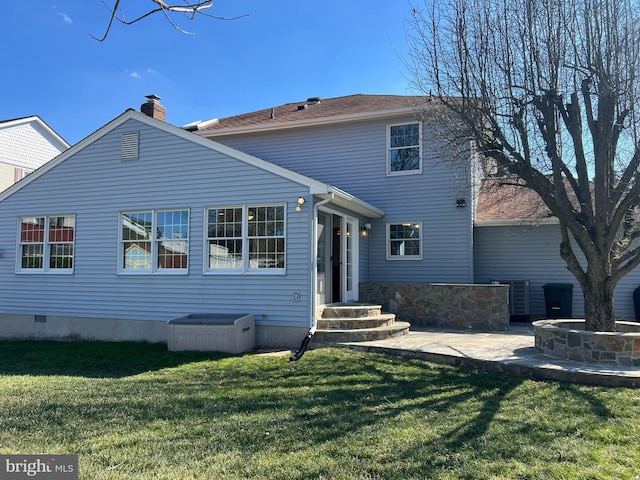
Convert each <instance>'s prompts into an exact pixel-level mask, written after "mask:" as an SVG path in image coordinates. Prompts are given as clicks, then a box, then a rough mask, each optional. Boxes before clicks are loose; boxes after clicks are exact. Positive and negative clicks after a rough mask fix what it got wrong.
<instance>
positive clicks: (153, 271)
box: [118, 208, 191, 275]
mask: <svg viewBox="0 0 640 480" xmlns="http://www.w3.org/2000/svg"><path fill="white" fill-rule="evenodd" d="M179 211H186V212H187V216H188V220H187V222H188V223H187V232H188V237H187V239H186V240H187V268H158V239H157V238H156V236H155V235H154V234H153V232H155V231H156V226H157V222H158V213H161V212H179ZM147 212H151V222H152V227H151V232H152V236H151V239H150V241H151V268H147V269H144V268H140V269H135V268H134V269H126V268H124V240H123V238H122V218H123V215H124V214H125V213H147ZM190 252H191V209H189V208H159V209H140V210H123V211H121V212H119V213H118V275H187V274H188V273H189V261H190V260H191V254H190Z"/></svg>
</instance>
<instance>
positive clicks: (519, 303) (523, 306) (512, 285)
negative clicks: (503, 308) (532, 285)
mask: <svg viewBox="0 0 640 480" xmlns="http://www.w3.org/2000/svg"><path fill="white" fill-rule="evenodd" d="M494 282H497V283H499V284H501V285H509V315H510V316H511V317H519V318H520V319H523V320H529V319H530V317H531V305H530V300H529V280H495V281H494Z"/></svg>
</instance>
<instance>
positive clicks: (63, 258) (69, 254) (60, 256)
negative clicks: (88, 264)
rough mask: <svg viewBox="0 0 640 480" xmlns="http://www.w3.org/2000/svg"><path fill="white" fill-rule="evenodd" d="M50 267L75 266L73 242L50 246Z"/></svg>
mask: <svg viewBox="0 0 640 480" xmlns="http://www.w3.org/2000/svg"><path fill="white" fill-rule="evenodd" d="M49 268H73V244H72V243H63V244H53V245H51V246H50V247H49Z"/></svg>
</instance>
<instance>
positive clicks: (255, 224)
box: [248, 205, 285, 269]
mask: <svg viewBox="0 0 640 480" xmlns="http://www.w3.org/2000/svg"><path fill="white" fill-rule="evenodd" d="M248 226H249V231H248V236H249V238H250V240H249V268H258V269H262V268H284V259H285V239H284V206H282V205H274V206H250V207H249V217H248Z"/></svg>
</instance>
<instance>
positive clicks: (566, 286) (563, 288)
mask: <svg viewBox="0 0 640 480" xmlns="http://www.w3.org/2000/svg"><path fill="white" fill-rule="evenodd" d="M542 288H543V290H544V302H545V305H546V307H547V318H571V314H572V313H573V285H572V284H570V283H547V284H546V285H543V286H542Z"/></svg>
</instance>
